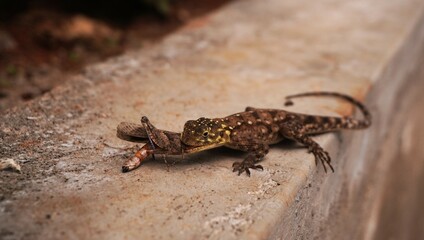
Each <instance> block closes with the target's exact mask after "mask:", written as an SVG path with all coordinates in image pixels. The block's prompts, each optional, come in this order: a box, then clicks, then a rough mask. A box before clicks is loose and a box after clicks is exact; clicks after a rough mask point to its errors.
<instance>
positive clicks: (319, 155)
mask: <svg viewBox="0 0 424 240" xmlns="http://www.w3.org/2000/svg"><path fill="white" fill-rule="evenodd" d="M280 132H281V134H282V135H283V136H284V137H285V138H288V139H292V140H294V141H296V142H299V143H301V144H303V145H305V146H306V147H308V151H309V153H312V154H313V155H314V157H315V164H316V165H318V161H319V162H321V164H322V166H323V167H324V171H325V172H327V167H326V166H325V165H328V167H330V169H331V171H332V172H334V168H333V166H332V165H331V157H330V154H328V152H327V151H325V150H324V149H323V148H322V147H321V146H320V145H319V144H318V143H317V142H315V141H314V140H313V139H312V138H310V137H308V136H307V135H306V134H303V133H302V125H301V124H299V123H296V122H288V123H285V124H283V127H282V128H281V130H280Z"/></svg>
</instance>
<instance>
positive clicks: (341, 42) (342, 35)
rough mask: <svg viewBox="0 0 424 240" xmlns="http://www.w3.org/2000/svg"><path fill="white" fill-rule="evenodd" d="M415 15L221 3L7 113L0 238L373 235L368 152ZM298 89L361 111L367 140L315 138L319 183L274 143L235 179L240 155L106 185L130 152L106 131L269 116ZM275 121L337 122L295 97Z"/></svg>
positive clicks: (422, 37)
mask: <svg viewBox="0 0 424 240" xmlns="http://www.w3.org/2000/svg"><path fill="white" fill-rule="evenodd" d="M422 5H423V2H422V1H418V0H393V1H390V2H388V1H372V2H371V1H366V0H359V1H354V2H352V1H350V2H348V1H341V0H322V1H315V2H310V1H280V0H267V1H253V0H246V1H236V2H233V3H231V4H230V5H228V6H226V7H224V8H223V9H220V10H219V11H217V12H215V13H214V14H212V15H210V16H205V17H203V18H201V19H198V20H196V21H194V22H192V23H191V24H189V25H187V26H185V28H183V29H181V30H180V31H179V32H177V33H176V34H174V35H172V36H170V37H169V38H167V39H165V40H164V41H163V42H162V43H160V44H158V45H157V46H155V47H153V48H151V49H144V50H141V51H140V52H135V53H128V54H127V55H124V56H122V57H120V58H116V59H113V60H110V61H107V62H105V63H103V64H99V65H95V66H93V67H90V68H89V69H87V70H86V71H85V72H84V73H82V74H81V75H79V76H76V77H75V81H72V85H71V82H68V83H67V84H65V86H62V87H60V88H58V89H56V90H55V91H53V92H52V93H50V94H47V95H46V96H43V97H42V98H41V99H37V100H35V101H33V102H31V103H29V104H27V105H24V106H20V107H18V108H15V109H13V110H11V111H9V112H8V113H7V114H5V115H4V116H1V118H0V119H1V121H0V127H1V128H0V130H1V131H0V137H1V138H0V140H1V147H0V152H1V157H7V158H13V159H15V160H17V161H18V162H19V163H20V164H21V165H22V172H23V174H16V173H11V172H0V182H1V184H0V190H1V196H0V199H1V200H2V201H1V202H0V222H1V224H0V236H1V237H2V238H5V239H20V238H27V239H41V238H42V239H57V238H75V239H80V238H90V239H107V238H109V239H111V238H113V239H115V238H119V239H122V238H127V239H133V238H134V239H170V238H179V239H204V238H212V239H236V238H237V239H238V238H243V239H258V238H259V239H267V238H277V239H278V238H282V239H295V238H296V239H299V238H306V239H312V238H319V239H337V238H338V239H340V238H343V236H346V235H347V236H352V238H359V239H363V238H365V239H370V238H372V237H373V236H374V234H375V231H376V227H375V226H376V225H377V224H376V222H377V220H378V209H379V207H378V204H381V201H382V199H381V198H379V197H380V196H382V195H381V192H379V190H378V189H379V187H381V186H382V185H383V184H384V182H385V180H386V179H385V177H384V174H383V173H384V172H385V171H386V170H387V169H388V168H389V166H390V165H391V163H393V158H391V157H390V156H387V155H385V154H388V155H390V153H393V152H391V151H396V149H395V148H392V150H391V151H387V152H386V151H384V152H383V151H381V149H380V148H379V147H378V146H376V144H375V143H376V142H382V141H386V142H385V143H386V144H387V146H391V144H394V143H395V142H396V138H390V137H388V136H389V133H390V130H391V129H393V127H395V126H399V124H400V123H399V122H400V118H398V117H392V116H396V115H397V111H398V109H396V108H393V106H394V105H396V104H397V103H399V104H403V105H408V103H410V102H411V101H413V98H412V97H408V98H403V100H402V101H399V100H398V99H399V98H400V97H399V96H400V95H404V94H405V93H407V92H409V91H410V89H408V88H407V87H406V86H408V84H409V83H410V82H412V81H413V80H414V79H417V77H419V76H421V75H420V73H419V71H418V70H419V69H420V66H421V65H422V60H423V54H422V53H423V52H424V51H423V46H424V44H423V43H424V19H423V18H422V13H423V11H422V10H423V8H422V7H423V6H422ZM421 82H422V81H421ZM414 83H416V84H417V85H416V86H420V87H421V85H422V84H418V83H417V82H414ZM311 90H327V91H338V92H344V93H347V94H350V95H352V96H354V97H356V98H358V99H361V100H364V101H365V100H366V101H367V103H368V104H369V105H370V106H371V107H372V110H373V113H374V119H375V123H374V124H373V127H372V128H371V129H369V130H365V131H356V132H346V133H342V134H339V133H337V134H326V135H322V136H318V137H316V139H317V141H319V143H320V144H322V145H323V146H324V148H325V149H327V150H328V151H329V152H330V155H331V156H332V158H333V161H334V166H335V169H336V173H334V174H324V172H323V171H322V169H318V170H317V169H316V167H315V164H314V159H313V156H312V155H310V154H307V153H306V150H305V149H303V148H296V147H295V146H292V145H289V144H284V143H283V144H279V145H276V146H273V147H272V149H271V152H270V154H269V155H268V156H267V157H266V159H265V161H264V162H263V166H264V167H265V170H264V171H263V172H256V171H255V172H253V173H252V177H250V178H248V177H246V176H240V177H237V176H236V175H235V174H234V173H233V172H231V170H230V169H231V164H232V162H234V161H236V160H238V159H240V158H242V156H243V155H242V154H241V153H239V152H236V151H232V150H224V149H220V150H212V151H209V152H205V153H200V154H197V155H193V156H191V157H189V158H188V159H186V161H183V162H182V163H180V164H176V165H175V166H173V167H172V168H171V169H170V171H169V172H168V171H167V169H166V166H165V165H164V164H163V163H162V162H159V161H158V162H154V161H149V162H146V163H145V164H144V165H143V166H141V167H140V168H139V169H137V170H135V171H133V172H130V173H128V174H122V173H121V172H120V169H121V168H120V167H121V164H122V162H123V161H124V160H125V159H126V158H128V157H129V156H130V155H131V151H129V150H127V148H128V147H132V146H134V144H132V143H129V142H124V141H121V140H119V139H118V138H116V137H115V127H116V125H117V124H118V123H119V122H121V121H130V122H136V121H138V119H139V118H140V116H141V115H147V116H149V118H150V120H151V121H152V122H153V123H154V124H155V125H156V126H157V127H160V128H162V129H169V130H173V131H180V130H181V128H182V126H183V124H184V122H185V121H186V120H188V119H194V118H198V117H201V116H211V117H214V116H217V117H218V116H225V115H228V114H231V113H234V112H237V111H241V110H243V109H244V107H245V106H248V105H250V106H255V107H268V108H282V107H283V103H284V96H286V95H289V94H293V93H298V92H305V91H311ZM290 110H292V111H298V112H306V113H314V114H328V115H330V114H332V115H346V114H350V113H351V111H352V109H351V108H350V107H349V105H347V104H346V105H345V104H342V103H339V102H334V101H332V100H327V99H317V100H315V99H313V100H312V99H305V100H302V101H300V100H299V101H296V102H295V106H294V107H291V108H290ZM396 124H397V125H396ZM375 173H378V174H375ZM369 209H377V210H375V212H374V211H370V210H369ZM346 219H349V221H346Z"/></svg>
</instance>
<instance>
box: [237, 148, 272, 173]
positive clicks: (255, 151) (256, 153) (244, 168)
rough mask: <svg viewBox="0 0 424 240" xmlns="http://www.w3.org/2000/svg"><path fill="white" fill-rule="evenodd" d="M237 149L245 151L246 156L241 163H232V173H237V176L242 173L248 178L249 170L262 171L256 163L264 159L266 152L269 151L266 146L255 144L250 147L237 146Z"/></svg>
mask: <svg viewBox="0 0 424 240" xmlns="http://www.w3.org/2000/svg"><path fill="white" fill-rule="evenodd" d="M237 148H238V149H240V150H243V151H247V152H248V154H247V156H246V158H245V159H244V160H243V161H242V162H235V163H233V172H238V175H239V176H240V174H242V173H243V172H246V174H247V176H249V177H250V170H249V168H251V169H260V170H263V169H264V168H263V167H262V166H261V165H259V164H256V163H258V162H259V161H261V160H262V159H263V158H264V157H265V155H266V154H268V151H269V146H268V145H266V144H257V145H252V146H237Z"/></svg>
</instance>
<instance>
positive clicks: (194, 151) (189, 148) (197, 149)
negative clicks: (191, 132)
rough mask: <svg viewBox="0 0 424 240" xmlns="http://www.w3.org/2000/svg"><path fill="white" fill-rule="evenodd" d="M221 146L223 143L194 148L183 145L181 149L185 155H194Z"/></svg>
mask: <svg viewBox="0 0 424 240" xmlns="http://www.w3.org/2000/svg"><path fill="white" fill-rule="evenodd" d="M223 145H224V143H212V144H208V145H204V146H198V147H195V146H190V145H186V144H183V148H184V152H186V153H196V152H201V151H204V150H208V149H212V148H217V147H221V146H223Z"/></svg>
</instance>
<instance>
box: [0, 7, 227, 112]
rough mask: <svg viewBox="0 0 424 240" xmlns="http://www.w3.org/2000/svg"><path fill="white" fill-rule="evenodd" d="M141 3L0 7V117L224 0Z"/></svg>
mask: <svg viewBox="0 0 424 240" xmlns="http://www.w3.org/2000/svg"><path fill="white" fill-rule="evenodd" d="M72 2H74V1H72ZM140 2H143V1H125V2H119V1H110V2H107V3H104V2H101V1H90V3H86V2H84V1H75V3H73V4H72V3H67V2H66V1H49V0H38V1H37V0H33V1H27V3H26V4H24V3H21V4H16V3H13V4H12V3H10V1H5V2H3V3H0V8H1V10H0V113H1V112H4V110H5V109H8V108H10V107H12V106H15V105H16V104H18V103H19V102H23V101H28V100H31V99H33V98H35V97H38V96H40V95H42V94H44V93H46V92H49V91H50V90H51V89H52V88H54V87H55V86H57V85H59V84H61V83H62V82H63V81H64V80H65V79H69V78H68V77H67V76H69V75H73V74H75V73H77V72H79V71H81V70H82V69H83V68H84V67H85V66H87V65H89V64H92V63H95V62H99V61H103V60H105V59H106V58H109V57H112V56H117V55H120V54H122V53H124V52H126V51H130V50H135V49H140V48H148V47H149V46H151V45H152V44H155V43H157V42H158V41H160V40H161V39H162V38H163V37H164V36H166V35H167V34H169V33H171V32H173V31H174V30H176V29H177V28H179V27H180V26H182V25H183V24H184V23H186V22H187V21H190V20H191V19H193V18H196V17H199V16H201V15H205V14H207V13H208V12H211V11H213V10H215V9H217V8H219V7H220V6H222V5H223V4H225V3H227V2H229V0H218V1H216V0H215V1H213V0H208V1H201V2H199V1H194V0H178V1H167V0H162V1H147V0H146V1H144V2H143V4H140ZM8 3H9V5H8Z"/></svg>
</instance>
